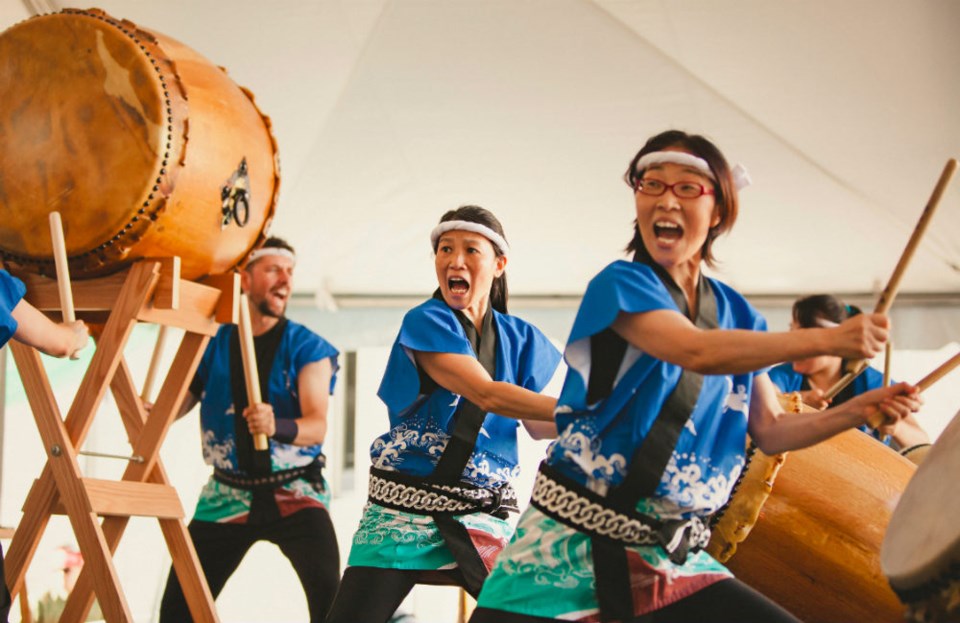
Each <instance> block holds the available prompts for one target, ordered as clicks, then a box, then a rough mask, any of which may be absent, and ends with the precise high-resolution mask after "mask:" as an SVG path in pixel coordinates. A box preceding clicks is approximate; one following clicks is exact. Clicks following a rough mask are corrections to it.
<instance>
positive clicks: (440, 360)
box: [414, 351, 557, 433]
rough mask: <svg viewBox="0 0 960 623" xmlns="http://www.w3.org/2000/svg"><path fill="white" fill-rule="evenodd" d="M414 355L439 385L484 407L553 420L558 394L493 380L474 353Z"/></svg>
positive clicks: (518, 416)
mask: <svg viewBox="0 0 960 623" xmlns="http://www.w3.org/2000/svg"><path fill="white" fill-rule="evenodd" d="M414 357H415V358H416V360H417V365H419V366H420V367H422V368H423V369H424V371H425V372H426V373H427V374H429V375H430V378H432V379H433V380H434V381H435V382H436V383H437V384H438V385H440V386H441V387H443V388H445V389H447V390H449V391H451V392H453V393H454V394H460V395H461V396H463V397H465V398H466V399H467V400H469V401H470V402H472V403H473V404H475V405H477V406H478V407H479V408H480V409H482V410H484V411H487V412H489V413H496V414H498V415H503V416H506V417H510V418H514V419H517V420H540V421H543V422H552V421H553V410H554V408H555V407H556V405H557V399H556V398H553V397H551V396H544V395H543V394H538V393H536V392H532V391H530V390H528V389H524V388H523V387H520V386H518V385H514V384H513V383H504V382H501V381H494V380H493V379H491V378H490V375H489V374H487V371H486V370H484V369H483V366H482V365H480V362H479V361H477V360H476V359H474V358H473V357H470V356H468V355H457V354H453V353H431V352H425V351H414ZM542 432H544V433H546V432H547V431H542Z"/></svg>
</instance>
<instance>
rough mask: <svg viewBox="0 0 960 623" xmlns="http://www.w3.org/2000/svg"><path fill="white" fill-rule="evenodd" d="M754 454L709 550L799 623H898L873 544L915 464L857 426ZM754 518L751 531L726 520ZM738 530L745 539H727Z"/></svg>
mask: <svg viewBox="0 0 960 623" xmlns="http://www.w3.org/2000/svg"><path fill="white" fill-rule="evenodd" d="M757 454H758V455H759V456H757V457H755V459H754V461H752V462H751V467H752V468H753V469H750V470H748V471H747V473H746V474H745V476H744V479H743V482H741V484H740V486H739V487H738V489H737V491H736V493H735V494H734V496H733V497H732V498H731V502H730V508H729V509H728V510H727V511H726V512H725V514H724V516H723V517H722V518H721V520H720V522H719V523H718V525H717V526H716V527H715V528H714V538H713V539H712V540H711V543H710V547H709V548H708V550H709V551H710V552H711V554H713V555H714V556H717V557H718V559H720V560H721V561H723V562H725V564H726V565H727V567H728V568H729V569H730V570H731V571H732V572H733V573H734V574H735V575H736V576H737V577H738V578H739V579H740V580H742V581H743V582H745V583H747V584H749V585H750V586H752V587H753V588H755V589H757V590H758V591H760V592H761V593H763V594H765V595H767V596H768V597H770V598H771V599H773V600H774V601H776V602H777V603H779V604H780V605H782V606H783V607H784V608H786V609H788V610H790V611H791V612H792V613H793V614H794V615H796V616H797V617H799V618H800V619H802V620H804V621H817V622H820V623H826V622H831V621H835V622H837V623H849V622H850V621H870V622H871V623H876V622H880V621H890V622H896V621H901V620H902V617H903V608H902V606H901V605H900V602H899V600H898V599H897V597H896V595H894V593H893V591H892V590H891V589H890V587H889V586H888V584H887V581H886V578H885V577H884V575H883V573H882V572H881V570H880V545H881V542H882V540H883V536H884V532H885V530H886V527H887V522H888V521H889V519H890V514H891V513H892V512H893V508H894V507H895V506H896V504H897V501H898V499H899V497H900V494H901V492H902V491H903V490H904V489H905V488H906V486H907V482H908V481H909V480H910V478H911V477H912V475H913V473H914V471H915V469H916V467H915V466H914V464H913V463H911V462H910V461H908V460H907V459H905V458H903V457H901V456H900V455H899V454H897V453H896V452H894V451H893V450H891V449H889V448H887V447H886V446H884V445H883V444H881V443H879V442H878V441H876V440H874V439H872V438H871V437H870V436H869V435H865V434H864V433H862V432H860V431H857V430H849V431H846V432H844V433H841V434H839V435H837V436H835V437H833V438H831V439H829V440H827V441H825V442H822V443H820V444H818V445H816V446H813V447H810V448H806V449H803V450H797V451H793V452H790V453H788V454H787V455H786V457H785V460H782V457H781V462H782V464H780V465H777V464H776V461H774V460H773V459H772V458H771V457H765V455H762V453H760V452H759V451H758V452H757ZM754 462H755V463H756V466H754V465H753V463H754ZM778 470H779V471H778ZM774 478H775V480H773V479H774ZM757 479H760V480H764V482H761V483H759V484H758V483H756V482H753V481H755V480H757ZM771 485H772V490H771ZM763 490H766V491H768V492H769V496H768V497H767V498H766V500H765V501H764V500H763V499H762V491H763ZM751 492H753V493H751ZM757 492H761V494H758V493H757ZM750 496H753V497H750ZM744 508H747V509H748V510H746V511H745V510H744ZM731 511H732V512H731ZM751 511H752V512H751ZM751 514H752V515H754V516H755V517H757V519H756V523H755V524H754V525H753V526H752V528H751V527H750V526H745V525H740V526H734V527H731V526H729V525H727V526H724V525H723V524H724V523H725V522H727V523H729V522H731V521H732V522H738V521H739V522H744V523H746V520H745V519H744V518H745V517H748V516H749V515H751ZM737 532H739V533H740V535H741V538H742V536H743V533H744V532H749V535H748V536H746V539H745V540H743V542H741V543H738V544H736V543H730V542H726V541H725V539H726V538H729V535H731V534H734V533H737ZM731 554H732V557H731V558H729V560H724V558H725V557H726V556H729V555H731Z"/></svg>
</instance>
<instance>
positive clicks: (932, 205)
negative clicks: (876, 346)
mask: <svg viewBox="0 0 960 623" xmlns="http://www.w3.org/2000/svg"><path fill="white" fill-rule="evenodd" d="M956 170H957V161H956V160H955V159H954V158H951V159H950V160H947V164H946V165H945V166H944V167H943V173H941V174H940V179H939V180H938V181H937V185H936V187H935V188H934V189H933V194H931V195H930V200H929V201H927V207H926V208H924V209H923V213H922V214H921V215H920V220H919V221H918V222H917V225H916V227H914V229H913V233H912V234H911V235H910V240H908V241H907V246H906V248H905V249H904V250H903V253H902V254H901V255H900V261H899V262H897V266H896V268H894V270H893V274H892V275H891V276H890V281H888V282H887V287H886V288H884V289H883V292H882V293H881V294H880V300H878V301H877V306H876V308H875V309H874V310H873V311H874V313H877V314H885V313H887V311H888V310H889V309H890V306H891V305H893V300H894V299H895V298H896V297H897V290H898V289H899V288H900V279H901V278H902V277H903V273H904V272H905V271H906V270H907V265H908V264H909V263H910V260H911V259H912V258H913V253H914V251H916V250H917V246H918V245H919V244H920V239H921V238H922V237H923V233H924V232H925V231H926V229H927V225H929V224H930V219H931V218H932V217H933V213H934V212H935V211H936V209H937V205H938V204H939V203H940V198H941V197H942V196H943V193H944V192H945V191H946V190H947V186H948V185H949V184H950V180H951V179H952V178H953V174H954V173H955V172H956ZM866 369H867V361H866V360H865V359H862V360H860V361H857V362H855V363H854V364H853V365H852V366H851V369H850V370H849V371H848V372H847V373H846V374H845V375H844V376H843V378H841V379H840V380H839V381H837V383H836V385H834V386H833V387H831V388H830V389H828V390H827V393H826V395H825V396H824V397H825V398H826V399H827V400H832V399H833V398H834V397H836V395H837V394H839V393H840V392H841V391H843V389H844V388H845V387H846V386H847V385H849V384H850V383H852V382H853V380H854V379H855V378H857V377H858V376H859V375H860V373H861V372H863V371H864V370H866Z"/></svg>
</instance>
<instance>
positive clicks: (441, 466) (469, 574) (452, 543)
mask: <svg viewBox="0 0 960 623" xmlns="http://www.w3.org/2000/svg"><path fill="white" fill-rule="evenodd" d="M435 296H436V295H435ZM441 300H442V299H441ZM453 313H454V315H456V317H457V320H459V321H460V324H461V326H463V330H464V332H465V333H466V335H467V339H468V340H470V345H471V346H472V347H473V351H474V353H475V354H476V355H477V359H478V360H479V361H480V365H482V366H483V368H484V370H486V371H487V373H488V374H489V375H490V378H496V376H495V374H496V366H497V358H496V355H497V330H496V327H495V326H494V323H493V309H492V308H491V307H489V306H488V307H487V313H486V315H484V317H483V333H482V335H481V334H478V333H477V329H476V327H474V326H473V323H472V322H470V320H469V319H468V318H467V317H466V316H465V315H464V314H463V312H460V311H458V310H453ZM486 417H487V414H486V412H484V411H483V410H482V409H480V407H478V406H476V405H475V404H473V403H472V402H470V401H469V400H467V399H466V398H465V397H463V396H461V397H460V406H459V407H458V409H457V411H456V412H455V413H454V418H455V420H456V421H455V423H454V425H453V432H452V434H451V436H450V441H449V442H447V446H446V448H444V450H443V453H442V454H441V455H440V459H439V461H437V466H436V468H435V469H434V470H433V473H432V474H430V475H429V476H427V478H426V481H427V482H430V483H433V484H437V485H457V483H459V482H460V478H461V476H462V475H463V469H464V468H465V467H466V466H467V463H468V462H469V461H470V456H471V455H472V454H473V449H474V447H475V446H476V443H477V436H478V435H479V434H480V428H481V427H482V426H483V421H484V419H486ZM432 518H433V520H434V522H435V523H436V524H437V529H439V530H440V535H441V536H442V537H443V540H444V541H445V542H446V544H447V547H449V548H450V552H451V553H452V554H453V557H454V559H455V560H456V561H457V566H458V567H459V568H460V573H461V574H462V575H463V579H464V582H465V584H466V586H465V588H466V590H467V592H469V593H470V594H471V595H473V596H474V597H476V596H477V595H479V594H480V587H481V586H483V581H484V580H485V579H486V578H487V567H486V565H484V564H483V559H482V558H481V557H480V554H479V553H478V552H477V549H476V547H474V545H473V541H471V540H470V534H469V533H468V532H467V529H466V528H465V527H464V525H463V524H462V523H460V522H459V521H457V520H456V519H455V518H454V517H453V516H452V515H449V514H439V513H438V514H436V515H432Z"/></svg>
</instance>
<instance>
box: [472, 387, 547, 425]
mask: <svg viewBox="0 0 960 623" xmlns="http://www.w3.org/2000/svg"><path fill="white" fill-rule="evenodd" d="M474 398H475V404H476V405H477V406H478V407H480V408H481V409H483V410H484V411H487V412H489V413H496V414H498V415H503V416H505V417H510V418H514V419H517V420H537V421H541V422H552V421H553V410H554V408H556V406H557V399H556V398H554V397H552V396H544V395H543V394H538V393H536V392H532V391H530V390H528V389H524V388H523V387H520V386H519V385H514V384H512V383H504V382H502V381H490V382H489V383H486V384H485V386H484V387H483V388H482V389H481V391H480V392H479V393H478V395H477V396H475V397H474ZM468 399H469V398H468Z"/></svg>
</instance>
